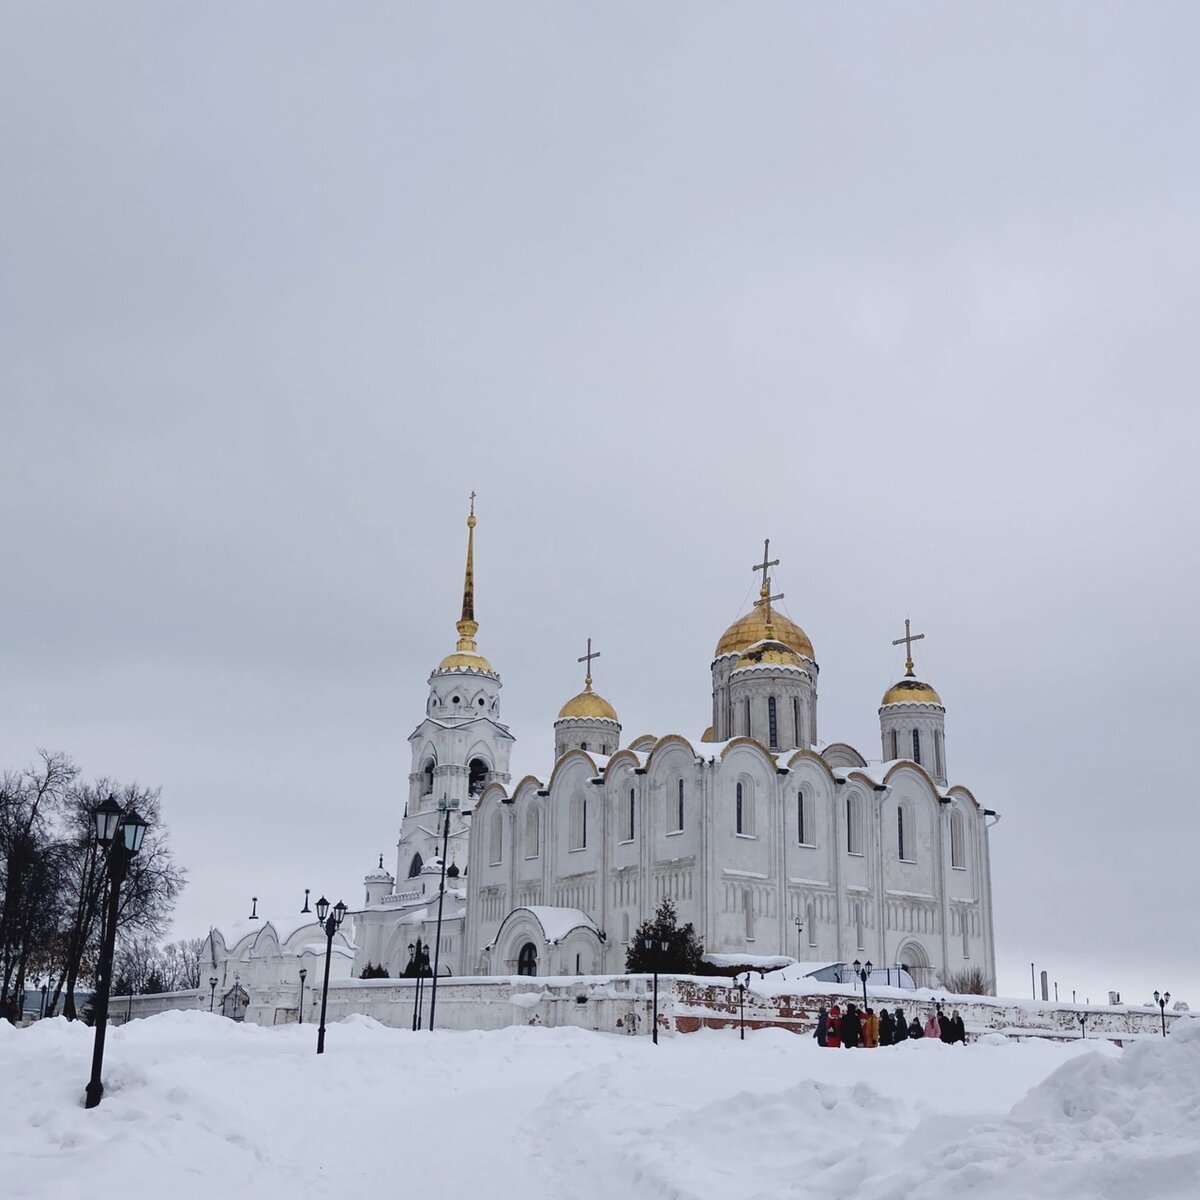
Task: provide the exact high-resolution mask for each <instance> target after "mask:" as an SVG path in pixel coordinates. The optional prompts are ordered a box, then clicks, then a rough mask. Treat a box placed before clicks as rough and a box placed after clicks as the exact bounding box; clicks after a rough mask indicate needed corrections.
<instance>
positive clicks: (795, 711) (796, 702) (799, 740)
mask: <svg viewBox="0 0 1200 1200" xmlns="http://www.w3.org/2000/svg"><path fill="white" fill-rule="evenodd" d="M792 732H793V733H794V734H795V735H796V745H797V746H800V745H803V744H804V735H803V734H802V733H801V732H800V697H799V696H793V697H792Z"/></svg>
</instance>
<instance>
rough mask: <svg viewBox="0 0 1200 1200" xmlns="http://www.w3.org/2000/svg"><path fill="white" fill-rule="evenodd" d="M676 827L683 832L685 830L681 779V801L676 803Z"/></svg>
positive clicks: (681, 781)
mask: <svg viewBox="0 0 1200 1200" xmlns="http://www.w3.org/2000/svg"><path fill="white" fill-rule="evenodd" d="M675 828H676V829H678V830H680V831H681V832H682V830H683V780H682V779H681V780H680V781H679V801H678V804H677V805H676V812H675Z"/></svg>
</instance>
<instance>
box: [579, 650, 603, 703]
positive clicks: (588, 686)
mask: <svg viewBox="0 0 1200 1200" xmlns="http://www.w3.org/2000/svg"><path fill="white" fill-rule="evenodd" d="M587 643H588V648H587V653H586V654H585V655H584V656H583V657H582V658H577V659H576V660H575V661H576V662H581V663H587V666H586V667H584V671H585V672H586V674H585V675H584V677H583V690H584V691H585V692H590V691H591V690H592V659H593V658H599V657H600V651H599V650H597V651H596V652H595V654H593V653H592V639H591V638H588V640H587Z"/></svg>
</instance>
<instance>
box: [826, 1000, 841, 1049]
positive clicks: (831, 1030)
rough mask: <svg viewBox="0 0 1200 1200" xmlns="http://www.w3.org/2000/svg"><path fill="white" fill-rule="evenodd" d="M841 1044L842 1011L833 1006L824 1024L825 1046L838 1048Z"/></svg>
mask: <svg viewBox="0 0 1200 1200" xmlns="http://www.w3.org/2000/svg"><path fill="white" fill-rule="evenodd" d="M841 1044H842V1010H841V1009H840V1008H838V1006H837V1005H836V1004H835V1005H834V1006H833V1007H832V1008H831V1009H830V1010H829V1020H828V1021H827V1022H826V1023H825V1045H827V1046H840V1045H841Z"/></svg>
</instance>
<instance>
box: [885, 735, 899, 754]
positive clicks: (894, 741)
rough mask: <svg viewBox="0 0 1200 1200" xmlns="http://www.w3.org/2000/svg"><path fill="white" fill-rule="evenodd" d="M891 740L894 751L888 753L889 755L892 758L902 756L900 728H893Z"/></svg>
mask: <svg viewBox="0 0 1200 1200" xmlns="http://www.w3.org/2000/svg"><path fill="white" fill-rule="evenodd" d="M889 740H890V741H891V743H892V752H891V754H889V755H888V757H889V758H891V759H897V758H899V757H900V732H899V730H896V729H893V730H892V733H891V737H890V739H889Z"/></svg>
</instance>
